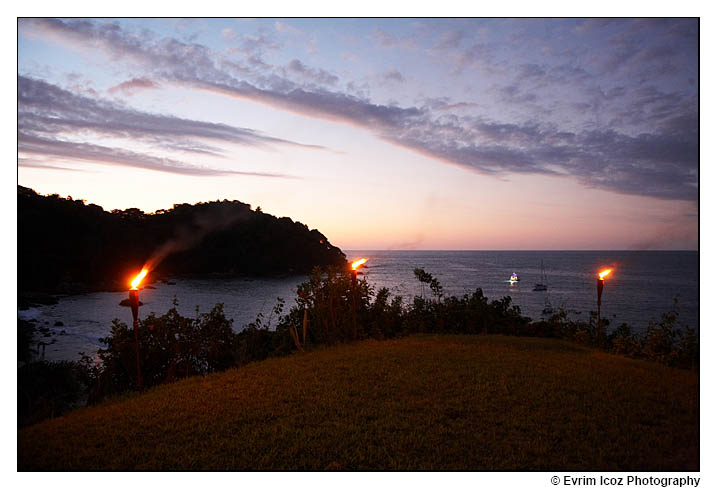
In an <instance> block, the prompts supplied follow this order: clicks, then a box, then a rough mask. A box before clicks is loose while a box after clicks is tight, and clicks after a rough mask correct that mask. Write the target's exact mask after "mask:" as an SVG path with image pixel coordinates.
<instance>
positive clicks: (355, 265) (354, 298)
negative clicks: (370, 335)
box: [351, 259, 369, 340]
mask: <svg viewBox="0 0 718 490" xmlns="http://www.w3.org/2000/svg"><path fill="white" fill-rule="evenodd" d="M367 260H369V259H359V260H355V261H354V262H352V266H351V267H352V318H353V319H354V340H356V339H357V269H358V268H359V267H361V266H362V265H364V263H365V262H366V261H367Z"/></svg>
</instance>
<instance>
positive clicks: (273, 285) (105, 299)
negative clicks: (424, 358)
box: [18, 250, 699, 360]
mask: <svg viewBox="0 0 718 490" xmlns="http://www.w3.org/2000/svg"><path fill="white" fill-rule="evenodd" d="M345 253H346V254H347V259H349V260H354V259H356V258H360V257H367V258H368V259H369V261H368V262H367V264H366V266H365V267H364V268H363V269H362V272H363V275H362V276H360V277H364V278H366V279H367V281H368V282H369V283H370V285H372V286H373V287H374V288H375V290H379V288H382V287H386V288H388V289H389V291H390V293H391V294H392V295H393V296H402V297H404V298H405V302H410V301H411V298H412V297H413V296H414V295H421V294H422V288H421V283H419V281H418V280H416V278H415V277H414V273H413V270H414V268H417V267H420V268H423V269H424V270H425V271H426V272H429V273H431V274H432V275H433V276H434V277H436V278H437V279H438V280H439V282H440V283H441V284H442V285H443V287H444V292H445V293H446V294H447V295H463V294H466V293H471V292H473V291H474V290H475V289H476V288H481V289H482V290H483V292H484V295H486V296H487V297H488V298H489V299H499V298H501V297H503V296H511V298H512V300H513V303H514V304H516V305H518V306H519V307H520V308H521V312H522V314H524V315H527V316H529V317H531V318H533V319H539V318H541V316H542V310H543V309H544V308H545V304H546V302H547V301H548V302H549V303H550V304H551V305H552V306H553V308H554V309H555V310H557V309H558V308H559V307H560V308H563V309H564V310H566V312H567V313H568V316H569V318H571V319H577V320H578V319H584V320H585V319H588V316H589V312H590V311H595V310H596V276H597V273H598V272H599V271H600V270H603V269H607V268H611V269H613V271H612V273H611V274H610V275H609V276H608V277H607V278H606V280H605V283H604V284H605V285H604V290H603V297H602V302H601V316H602V317H603V318H606V319H609V320H610V321H611V324H610V326H609V328H608V330H609V331H610V330H611V329H612V328H614V327H616V326H618V325H620V324H621V323H623V322H625V323H628V324H629V325H631V327H632V328H633V330H634V331H637V332H640V331H643V330H645V329H646V327H647V326H648V324H649V322H651V321H654V322H655V321H658V320H660V318H661V314H662V313H664V312H666V311H669V310H670V309H671V308H673V307H674V299H677V300H678V307H679V312H680V315H679V320H680V322H681V323H682V324H684V325H686V326H689V327H692V328H696V329H698V326H699V302H698V301H699V299H698V298H699V295H698V288H699V256H698V252H693V251H688V252H683V251H681V252H673V251H670V252H667V251H666V252H663V251H661V252H657V251H650V252H649V251H550V252H547V251H534V252H526V251H389V250H348V251H345ZM542 263H543V266H544V271H545V275H546V279H547V281H546V282H547V286H548V289H547V291H533V287H534V284H535V283H537V282H539V281H540V280H541V265H542ZM514 272H515V273H516V274H517V275H518V276H519V279H520V280H519V281H518V282H516V283H510V282H509V281H508V280H509V278H510V276H511V274H512V273H514ZM304 280H306V277H305V276H291V277H284V278H274V279H182V278H177V279H173V280H172V281H171V282H174V284H167V283H160V282H158V283H155V284H152V286H153V287H154V288H155V289H143V290H141V292H140V300H141V301H142V302H143V303H144V305H143V306H142V307H140V315H141V317H145V316H146V315H148V314H149V313H150V312H155V313H157V314H158V315H161V314H163V313H166V312H167V310H169V309H170V308H171V307H172V305H173V302H174V301H176V302H177V304H178V305H177V309H178V311H179V312H180V313H181V314H183V315H185V316H194V315H195V314H196V312H197V311H199V312H200V313H204V312H207V311H209V310H210V309H211V308H212V306H214V305H215V304H216V303H223V304H224V308H225V313H226V314H227V316H228V317H229V318H232V319H233V320H234V328H235V330H241V329H242V328H243V327H244V326H245V325H246V324H247V323H249V322H251V321H254V320H255V318H256V317H257V315H258V314H260V313H261V314H262V315H263V321H264V322H265V323H266V322H267V321H270V322H271V324H272V325H274V324H276V318H271V310H272V308H273V307H274V305H275V304H276V303H277V298H283V299H284V300H285V301H286V306H285V308H286V309H288V308H289V307H290V306H291V305H293V304H294V297H295V295H296V286H297V285H298V284H300V283H301V282H303V281H304ZM424 294H425V295H429V294H430V291H429V290H428V288H426V290H425V292H424ZM126 297H127V293H126V292H115V293H91V294H83V295H76V296H69V297H66V298H62V299H61V300H60V301H59V303H58V304H56V305H51V306H43V307H37V308H31V309H29V310H24V311H19V312H18V316H19V317H20V318H23V319H27V320H35V322H36V325H37V326H38V327H46V328H48V329H49V330H50V332H49V333H50V335H49V337H46V338H43V340H44V341H45V342H47V343H48V344H49V345H47V346H46V347H45V358H46V359H48V360H72V359H77V358H79V353H80V352H84V353H86V354H88V355H92V354H94V353H95V352H96V351H97V349H98V348H100V347H102V344H101V343H100V341H99V339H100V338H102V337H105V336H107V335H108V334H109V333H110V330H111V322H112V319H114V318H119V319H121V320H122V321H124V322H125V323H128V324H129V323H131V321H132V318H131V313H130V310H129V308H126V307H122V306H120V305H119V303H120V301H121V300H122V299H124V298H126Z"/></svg>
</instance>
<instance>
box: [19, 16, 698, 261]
mask: <svg viewBox="0 0 718 490" xmlns="http://www.w3.org/2000/svg"><path fill="white" fill-rule="evenodd" d="M698 54H699V52H698V21H697V20H694V19H597V18H594V19H586V20H582V19H437V20H433V19H295V18H292V19H275V18H272V19H269V18H264V19H189V20H183V19H168V20H162V19H148V20H143V19H122V20H115V19H87V20H83V19H69V20H67V19H64V20H63V19H20V20H19V23H18V73H17V75H18V79H17V90H18V181H19V184H20V185H23V186H27V187H30V188H33V189H34V190H36V191H37V192H39V193H42V194H50V193H58V194H60V195H62V196H67V195H71V196H73V197H74V198H78V199H86V200H87V202H91V203H95V204H99V205H100V206H102V207H103V208H105V209H106V210H112V209H116V208H121V209H124V208H129V207H138V208H140V209H142V210H144V211H147V212H152V211H155V210H157V209H163V208H170V207H172V205H173V204H174V203H182V202H187V203H195V202H198V201H210V200H217V199H237V200H240V201H243V202H246V203H248V204H251V205H252V206H253V207H257V206H261V208H262V209H263V210H264V211H265V212H268V213H271V214H274V215H277V216H289V217H291V218H292V219H294V220H297V221H301V222H303V223H306V224H307V225H308V226H309V227H310V228H317V229H319V230H320V231H321V232H322V233H324V234H325V235H326V236H327V237H328V238H329V240H330V241H331V242H332V243H333V244H335V245H337V246H339V247H341V248H342V249H464V250H466V249H508V250H538V249H636V250H643V249H695V248H697V245H698V167H699V145H698V129H699V127H698Z"/></svg>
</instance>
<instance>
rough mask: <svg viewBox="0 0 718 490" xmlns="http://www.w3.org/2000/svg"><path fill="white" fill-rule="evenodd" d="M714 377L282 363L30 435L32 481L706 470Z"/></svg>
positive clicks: (537, 355)
mask: <svg viewBox="0 0 718 490" xmlns="http://www.w3.org/2000/svg"><path fill="white" fill-rule="evenodd" d="M698 391H699V390H698V376H697V374H696V373H694V372H690V371H684V370H679V369H673V368H668V367H664V366H661V365H658V364H654V363H648V362H645V361H637V360H631V359H627V358H623V357H617V356H612V355H608V354H604V353H601V352H598V351H595V350H592V349H588V348H584V347H581V346H579V345H576V344H572V343H567V342H563V341H557V340H548V339H539V338H517V337H504V336H450V335H442V336H414V337H409V338H403V339H400V340H387V341H381V342H378V341H364V342H359V343H356V344H351V345H344V346H339V347H333V348H327V349H323V350H319V351H315V352H312V353H309V354H303V355H294V356H291V357H287V358H277V359H271V360H267V361H263V362H260V363H254V364H250V365H248V366H245V367H243V368H240V369H235V370H231V371H228V372H224V373H220V374H214V375H211V376H206V377H196V378H190V379H186V380H184V381H181V382H178V383H174V384H170V385H163V386H160V387H157V388H154V389H152V390H150V391H148V392H147V393H144V394H142V395H139V396H129V397H125V398H121V399H115V400H112V401H109V402H106V403H104V404H102V405H99V406H96V407H92V408H87V409H82V410H78V411H76V412H73V413H71V414H69V415H67V416H65V417H61V418H58V419H53V420H48V421H45V422H43V423H41V424H38V425H35V426H32V427H28V428H26V429H23V430H20V431H19V432H18V469H19V470H124V469H138V470H173V469H193V470H225V469H228V470H249V469H264V470H269V469H319V470H322V469H347V470H369V469H401V470H415V469H427V470H428V469H430V470H449V469H464V470H512V469H521V470H624V471H628V470H638V471H640V470H684V471H687V470H693V471H696V470H698V469H699V468H698V465H699V458H698V437H699V426H698V425H699V424H698V422H699V421H698Z"/></svg>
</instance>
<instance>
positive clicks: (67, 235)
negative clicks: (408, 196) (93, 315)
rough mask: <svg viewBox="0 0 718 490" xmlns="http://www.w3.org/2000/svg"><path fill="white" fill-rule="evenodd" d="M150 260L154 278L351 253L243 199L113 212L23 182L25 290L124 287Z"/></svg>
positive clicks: (339, 259)
mask: <svg viewBox="0 0 718 490" xmlns="http://www.w3.org/2000/svg"><path fill="white" fill-rule="evenodd" d="M147 261H150V262H151V263H152V265H153V266H154V272H153V275H154V277H160V276H167V275H183V274H236V275H275V274H286V273H304V272H309V271H310V270H311V269H312V268H313V267H314V266H317V265H320V266H326V265H330V264H343V263H345V256H344V254H343V253H342V251H341V250H339V248H337V247H335V246H333V245H331V244H330V243H329V241H328V240H327V239H326V237H325V236H324V235H322V234H321V233H320V232H319V231H317V230H309V228H308V227H307V226H306V225H304V224H302V223H298V222H294V221H292V220H291V219H290V218H276V217H275V216H272V215H269V214H265V213H263V212H262V211H261V209H259V208H258V209H257V210H254V211H253V210H252V209H251V207H250V206H249V205H248V204H244V203H242V202H239V201H226V200H225V201H213V202H206V203H198V204H194V205H190V204H175V206H174V207H173V208H172V209H168V210H160V211H157V212H155V213H152V214H145V213H143V212H142V211H140V210H139V209H136V208H130V209H126V210H124V211H121V210H113V211H112V212H107V211H104V210H103V209H102V208H101V207H100V206H96V205H94V204H85V203H84V202H83V201H81V200H73V199H72V198H70V197H68V198H61V197H59V196H58V195H56V194H55V195H50V196H41V195H39V194H37V193H36V192H35V191H33V190H32V189H28V188H26V187H22V186H18V288H19V290H20V291H21V292H24V291H44V292H81V291H88V290H114V289H124V288H126V287H127V279H128V277H129V276H130V275H131V274H133V273H134V272H136V271H137V270H138V269H139V268H140V267H141V266H142V265H143V264H145V263H146V262H147Z"/></svg>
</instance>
